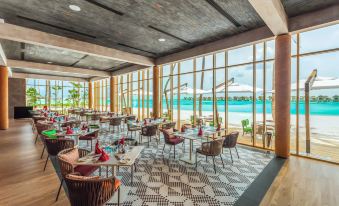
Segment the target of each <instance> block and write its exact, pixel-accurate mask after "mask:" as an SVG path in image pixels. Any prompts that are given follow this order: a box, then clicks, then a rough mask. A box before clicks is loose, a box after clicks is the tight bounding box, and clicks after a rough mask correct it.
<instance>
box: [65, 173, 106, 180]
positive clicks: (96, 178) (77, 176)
mask: <svg viewBox="0 0 339 206" xmlns="http://www.w3.org/2000/svg"><path fill="white" fill-rule="evenodd" d="M66 177H67V178H69V179H72V180H98V179H100V177H99V176H81V175H76V174H69V175H67V176H66Z"/></svg>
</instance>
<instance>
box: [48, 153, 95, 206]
mask: <svg viewBox="0 0 339 206" xmlns="http://www.w3.org/2000/svg"><path fill="white" fill-rule="evenodd" d="M75 149H77V148H69V149H65V150H62V151H61V152H59V154H58V156H57V157H58V161H59V166H60V172H61V178H62V179H61V182H60V186H59V189H58V194H57V197H56V200H55V201H58V198H59V194H60V190H61V187H62V183H63V182H64V178H65V177H66V175H68V174H71V173H74V172H79V173H80V174H81V175H82V176H89V175H90V174H92V173H93V172H95V171H96V170H97V169H98V168H99V167H94V166H85V165H84V166H82V165H81V166H74V165H72V164H71V163H70V162H67V161H65V160H64V159H62V158H61V157H60V155H62V154H67V153H69V152H71V151H72V150H75ZM78 152H79V158H81V157H84V156H86V155H87V154H89V153H90V151H88V150H85V149H78Z"/></svg>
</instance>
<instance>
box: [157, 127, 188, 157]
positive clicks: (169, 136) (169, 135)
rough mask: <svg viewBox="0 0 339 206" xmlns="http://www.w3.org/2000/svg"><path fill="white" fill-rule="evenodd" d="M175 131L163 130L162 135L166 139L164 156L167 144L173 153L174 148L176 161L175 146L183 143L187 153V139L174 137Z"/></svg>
mask: <svg viewBox="0 0 339 206" xmlns="http://www.w3.org/2000/svg"><path fill="white" fill-rule="evenodd" d="M173 131H174V130H173V128H171V129H163V130H162V133H163V135H164V139H165V144H164V147H163V149H162V154H163V153H164V150H165V146H166V144H167V145H170V146H171V147H170V152H171V149H172V146H174V159H175V145H177V144H180V143H183V145H184V151H185V143H184V140H185V139H184V138H181V137H177V136H174V135H173ZM169 155H170V154H169Z"/></svg>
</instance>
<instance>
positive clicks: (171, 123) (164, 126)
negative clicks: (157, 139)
mask: <svg viewBox="0 0 339 206" xmlns="http://www.w3.org/2000/svg"><path fill="white" fill-rule="evenodd" d="M175 124H176V122H168V123H164V124H162V125H161V131H163V130H165V129H171V128H172V129H174V128H175Z"/></svg>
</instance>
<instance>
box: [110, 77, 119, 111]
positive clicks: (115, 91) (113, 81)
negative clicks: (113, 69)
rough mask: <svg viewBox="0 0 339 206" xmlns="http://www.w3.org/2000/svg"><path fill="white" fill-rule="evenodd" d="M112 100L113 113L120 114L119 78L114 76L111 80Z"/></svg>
mask: <svg viewBox="0 0 339 206" xmlns="http://www.w3.org/2000/svg"><path fill="white" fill-rule="evenodd" d="M110 80H111V82H110V98H111V105H110V108H111V112H118V105H117V103H118V85H117V83H118V82H117V77H116V76H112V77H111V78H110Z"/></svg>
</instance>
